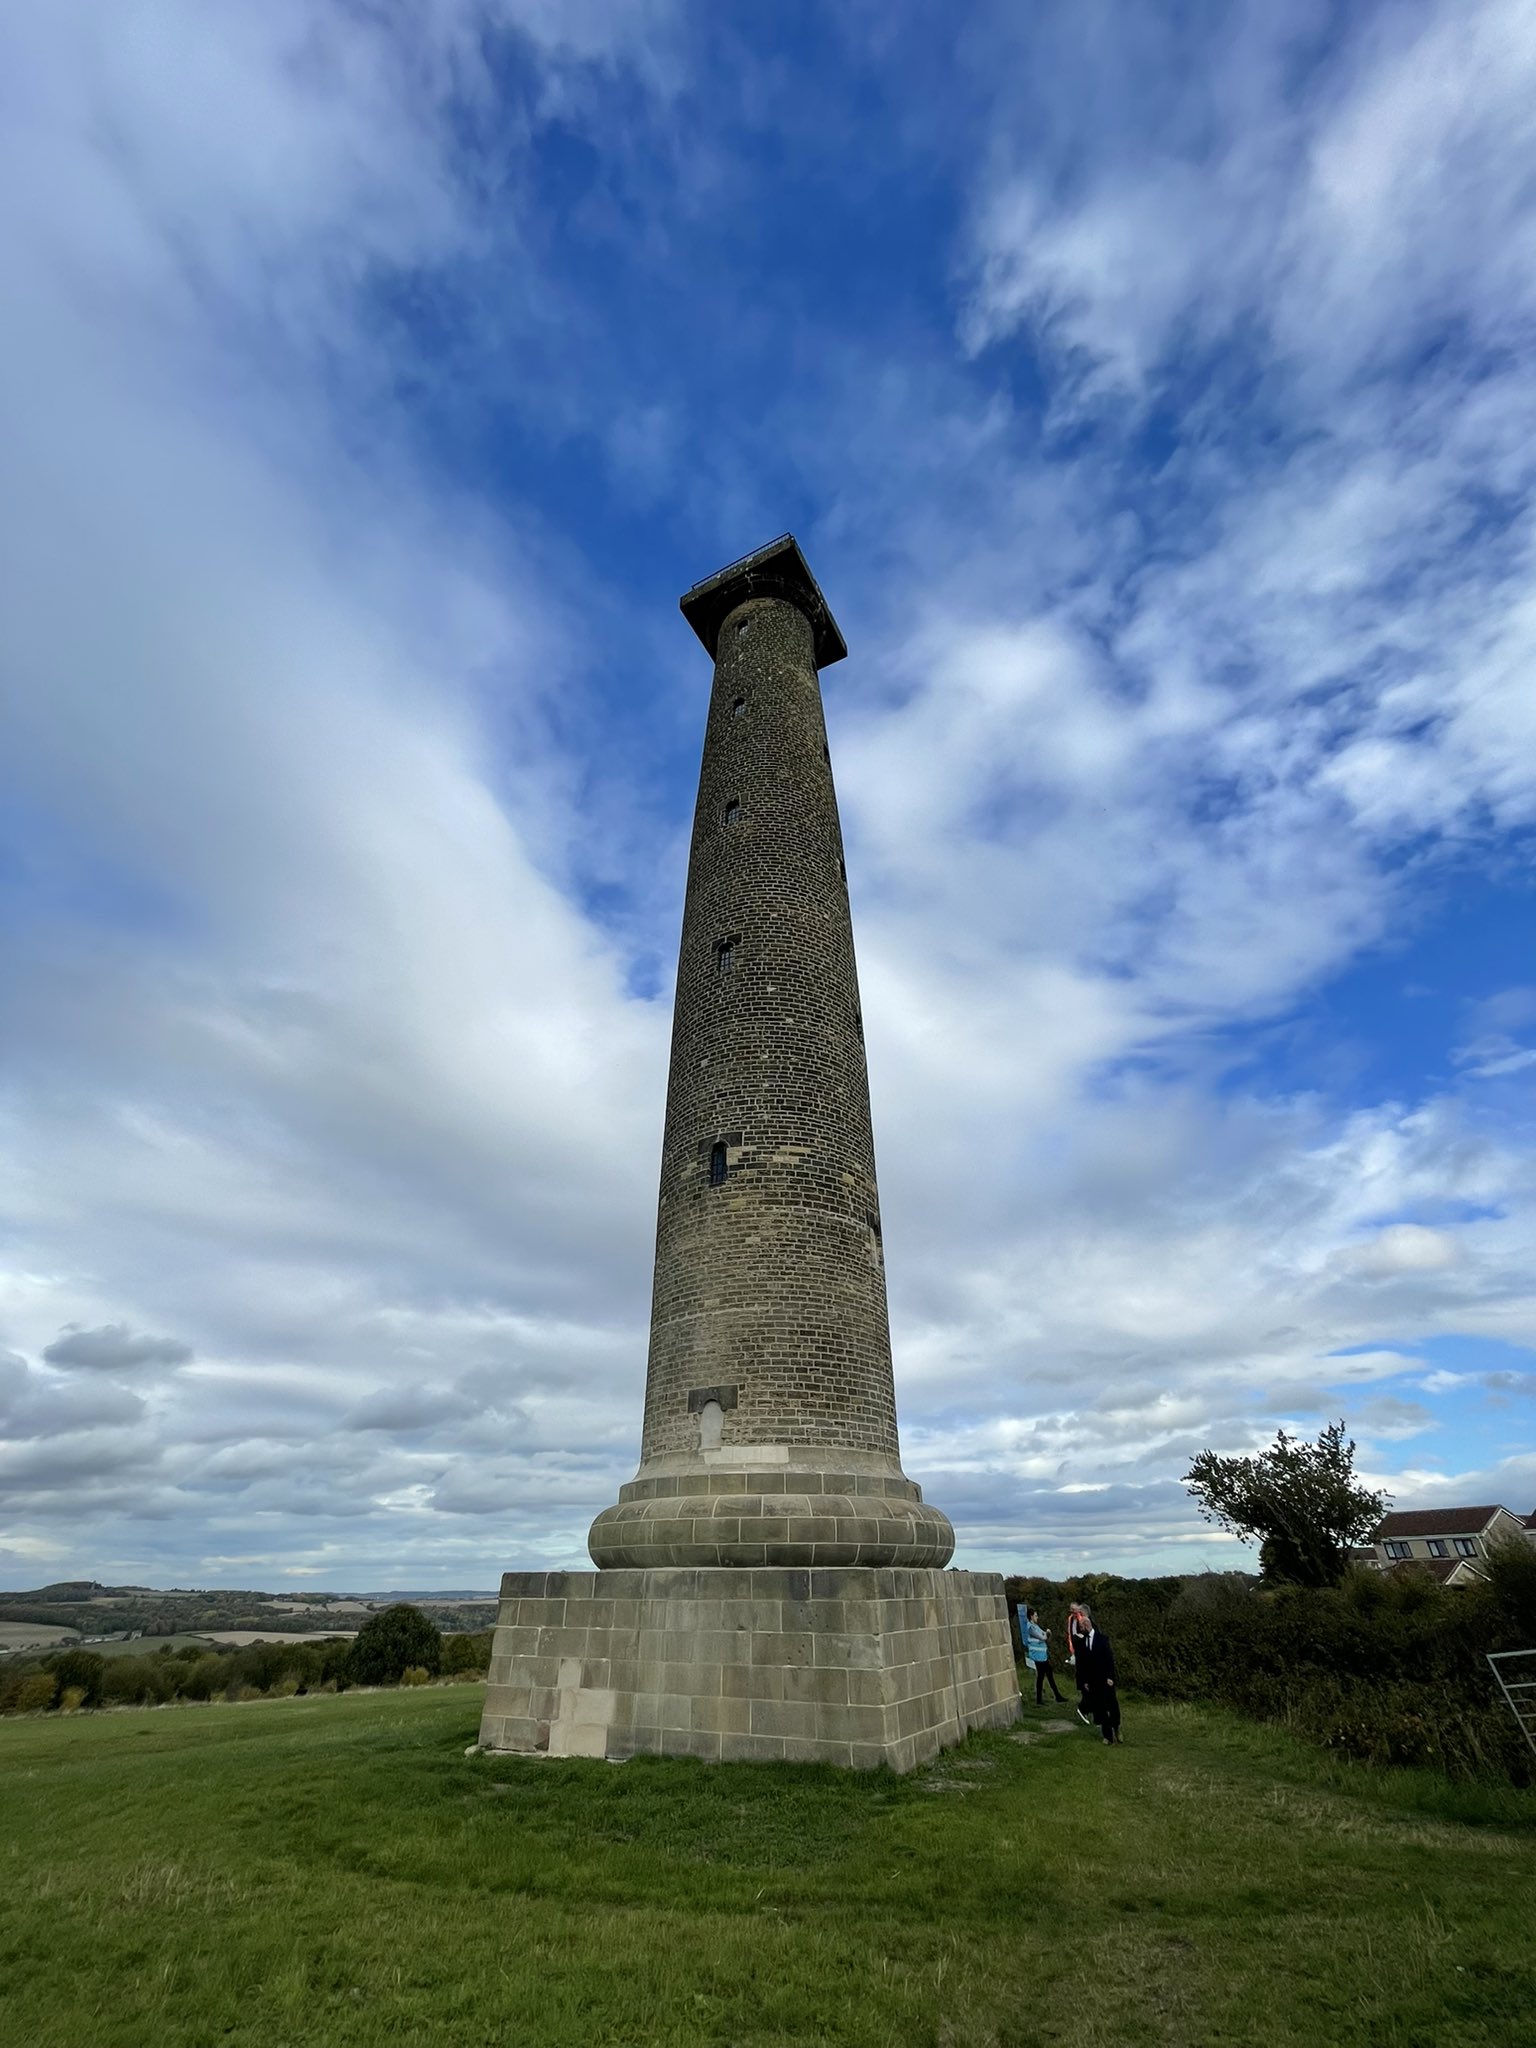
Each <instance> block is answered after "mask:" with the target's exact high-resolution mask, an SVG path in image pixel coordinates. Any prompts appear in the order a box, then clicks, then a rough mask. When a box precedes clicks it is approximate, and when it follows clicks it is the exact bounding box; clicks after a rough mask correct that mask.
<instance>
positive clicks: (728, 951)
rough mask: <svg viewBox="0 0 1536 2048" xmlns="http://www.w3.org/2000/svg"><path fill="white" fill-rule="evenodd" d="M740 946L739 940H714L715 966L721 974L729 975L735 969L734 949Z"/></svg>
mask: <svg viewBox="0 0 1536 2048" xmlns="http://www.w3.org/2000/svg"><path fill="white" fill-rule="evenodd" d="M740 944H741V940H740V939H739V938H730V939H716V941H715V966H716V968H717V969H718V971H719V972H720V973H721V974H730V973H731V972H732V971H733V969H734V968H735V965H736V948H737V947H738V946H739V945H740Z"/></svg>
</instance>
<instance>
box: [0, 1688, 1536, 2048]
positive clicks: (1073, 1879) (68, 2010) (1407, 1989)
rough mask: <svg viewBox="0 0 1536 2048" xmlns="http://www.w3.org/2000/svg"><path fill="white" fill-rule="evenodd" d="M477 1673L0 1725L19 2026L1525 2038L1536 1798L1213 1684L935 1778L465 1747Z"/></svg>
mask: <svg viewBox="0 0 1536 2048" xmlns="http://www.w3.org/2000/svg"><path fill="white" fill-rule="evenodd" d="M480 1698H481V1692H480V1688H479V1687H477V1686H467V1685H465V1686H455V1687H452V1688H442V1689H422V1690H419V1691H403V1692H384V1693H367V1694H355V1693H353V1694H346V1695H343V1696H341V1697H338V1698H322V1699H314V1700H308V1699H304V1700H290V1701H285V1702H281V1703H271V1704H269V1703H266V1702H261V1703H257V1704H252V1705H248V1706H234V1707H230V1706H216V1707H181V1708H172V1709H167V1710H162V1711H158V1712H156V1711H149V1712H129V1713H115V1714H103V1715H96V1716H87V1715H82V1716H73V1717H59V1716H56V1715H55V1716H49V1717H47V1718H36V1719H30V1720H17V1721H10V1722H6V1723H3V1724H0V2039H3V2040H4V2042H5V2043H6V2044H7V2048H9V2044H16V2048H50V2044H64V2043H68V2044H70V2048H97V2044H114V2048H115V2044H122V2048H127V2044H134V2048H138V2044H145V2048H148V2044H151V2043H153V2044H156V2048H161V2044H164V2048H183V2044H185V2048H191V2044H197V2048H204V2044H207V2043H210V2042H236V2043H251V2044H260V2048H288V2044H292V2048H298V2044H301V2043H303V2044H312V2043H326V2044H328V2043H332V2042H335V2043H347V2044H354V2043H355V2044H374V2043H380V2044H382V2043H392V2044H398V2043H406V2044H410V2043H418V2042H419V2043H425V2044H437V2043H441V2044H443V2048H447V2044H450V2043H451V2044H453V2048H480V2044H489V2043H518V2044H522V2043H528V2044H531V2048H577V2044H580V2048H592V2044H598V2048H602V2044H618V2043H624V2044H632V2043H659V2044H664V2048H694V2044H703V2043H710V2044H727V2043H731V2044H751V2048H785V2044H790V2043H795V2044H799V2043H814V2042H834V2043H839V2044H842V2043H847V2044H858V2048H876V2044H878V2048H923V2044H948V2048H1013V2044H1025V2043H1035V2042H1041V2043H1044V2042H1052V2043H1056V2042H1060V2043H1063V2044H1065V2048H1109V2044H1120V2043H1125V2044H1132V2043H1136V2044H1144V2043H1175V2044H1178V2048H1205V2044H1208V2043H1210V2044H1215V2043H1247V2044H1254V2048H1273V2044H1280V2043H1302V2042H1306V2043H1312V2042H1316V2043H1328V2044H1360V2048H1365V2044H1369V2048H1470V2044H1474V2043H1475V2044H1478V2048H1523V2044H1530V2043H1536V1936H1533V1929H1536V1796H1533V1795H1530V1794H1519V1793H1497V1792H1492V1791H1489V1792H1485V1793H1480V1792H1476V1791H1464V1792H1456V1791H1453V1790H1452V1789H1451V1788H1450V1787H1448V1786H1446V1785H1444V1784H1443V1783H1441V1782H1439V1781H1437V1780H1432V1779H1429V1778H1427V1777H1420V1776H1418V1775H1410V1774H1406V1773H1395V1774H1380V1775H1378V1774H1373V1773H1370V1772H1367V1771H1365V1770H1362V1769H1359V1768H1352V1767H1346V1766H1334V1765H1332V1764H1330V1763H1329V1761H1328V1760H1327V1759H1326V1758H1323V1757H1321V1756H1319V1755H1316V1754H1314V1753H1312V1752H1309V1751H1305V1750H1302V1749H1300V1748H1298V1747H1296V1746H1294V1745H1292V1744H1291V1743H1290V1742H1289V1741H1288V1740H1287V1739H1286V1738H1284V1737H1282V1736H1279V1735H1275V1734H1272V1733H1269V1732H1268V1731H1264V1730H1260V1729H1255V1728H1249V1727H1246V1726H1243V1725H1241V1724H1238V1723H1236V1722H1233V1721H1230V1720H1227V1719H1224V1718H1223V1717H1221V1716H1219V1715H1216V1714H1214V1713H1211V1714H1207V1713H1203V1712H1199V1711H1195V1710H1192V1709H1188V1708H1161V1709H1159V1708H1152V1707H1136V1708H1135V1709H1134V1710H1133V1711H1131V1712H1129V1713H1128V1716H1127V1723H1128V1735H1129V1739H1128V1740H1127V1742H1126V1744H1125V1745H1124V1746H1123V1747H1122V1748H1120V1749H1118V1750H1108V1749H1105V1748H1104V1746H1103V1745H1102V1744H1100V1743H1097V1742H1095V1741H1094V1740H1092V1739H1091V1738H1090V1737H1089V1736H1088V1735H1086V1734H1085V1733H1083V1732H1082V1731H1080V1730H1079V1731H1075V1732H1073V1733H1066V1734H1055V1735H1040V1736H1038V1738H1037V1739H1036V1740H1034V1741H1032V1742H1027V1743H1021V1742H1016V1741H1014V1740H1011V1739H1010V1738H1009V1737H1008V1736H1005V1735H989V1736H978V1737H973V1738H972V1740H971V1742H970V1743H969V1744H967V1746H966V1747H965V1748H964V1749H963V1750H961V1751H958V1752H956V1753H954V1754H953V1755H952V1756H950V1757H948V1758H946V1759H943V1760H941V1761H940V1763H938V1764H937V1765H935V1766H932V1767H930V1768H929V1769H928V1770H926V1771H923V1772H919V1773H917V1774H916V1775H915V1776H913V1777H911V1778H907V1779H895V1778H890V1777H887V1776H884V1775H881V1776H851V1775H844V1774H840V1773H837V1772H834V1771H831V1770H822V1769H817V1768H797V1767H785V1766H775V1765H730V1766H725V1767H708V1766H703V1765H694V1764H684V1763H667V1762H657V1761H637V1762H634V1763H629V1764H625V1765H623V1766H622V1767H613V1766H608V1765H603V1764H581V1763H538V1762H522V1761H515V1760H511V1759H486V1758H479V1757H476V1758H470V1759H466V1757H465V1756H464V1754H463V1751H464V1748H465V1745H466V1744H468V1743H471V1742H473V1740H474V1738H475V1733H476V1724H477V1720H478V1716H479V1710H480ZM1033 1725H1034V1726H1036V1727H1038V1726H1039V1723H1038V1722H1036V1723H1034V1724H1033ZM1030 1726H1031V1723H1030V1722H1026V1723H1025V1727H1026V1728H1029V1727H1030Z"/></svg>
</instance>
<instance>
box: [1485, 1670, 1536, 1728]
mask: <svg viewBox="0 0 1536 2048" xmlns="http://www.w3.org/2000/svg"><path fill="white" fill-rule="evenodd" d="M1484 1655H1485V1656H1486V1657H1487V1659H1488V1662H1489V1663H1490V1664H1491V1665H1492V1666H1493V1675H1494V1677H1495V1678H1496V1679H1497V1680H1498V1682H1499V1691H1500V1692H1501V1693H1503V1695H1504V1697H1505V1699H1506V1700H1507V1701H1508V1702H1509V1711H1510V1712H1511V1713H1512V1714H1513V1715H1514V1717H1515V1719H1516V1720H1517V1721H1518V1722H1519V1723H1520V1727H1521V1730H1522V1732H1523V1733H1524V1736H1525V1739H1526V1741H1527V1742H1528V1743H1529V1744H1530V1745H1531V1748H1532V1749H1533V1750H1536V1650H1487V1651H1485V1652H1484Z"/></svg>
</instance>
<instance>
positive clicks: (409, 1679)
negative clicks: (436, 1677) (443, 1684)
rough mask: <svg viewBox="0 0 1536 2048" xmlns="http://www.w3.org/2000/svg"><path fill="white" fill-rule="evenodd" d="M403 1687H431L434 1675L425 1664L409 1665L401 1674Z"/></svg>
mask: <svg viewBox="0 0 1536 2048" xmlns="http://www.w3.org/2000/svg"><path fill="white" fill-rule="evenodd" d="M400 1683H401V1684H402V1685H430V1684H431V1683H432V1674H431V1672H430V1671H429V1670H428V1669H427V1667H426V1665H425V1664H408V1665H407V1666H406V1668H405V1669H404V1670H403V1671H402V1672H401V1674H400Z"/></svg>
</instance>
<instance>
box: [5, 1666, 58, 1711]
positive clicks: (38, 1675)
mask: <svg viewBox="0 0 1536 2048" xmlns="http://www.w3.org/2000/svg"><path fill="white" fill-rule="evenodd" d="M58 1689H59V1682H58V1680H57V1679H56V1678H55V1677H54V1675H53V1673H52V1672H51V1671H30V1672H28V1673H27V1674H26V1676H25V1677H24V1678H22V1679H21V1681H20V1682H19V1684H18V1685H17V1687H16V1690H15V1694H14V1699H15V1705H14V1706H13V1707H8V1708H7V1710H6V1711H7V1712H8V1713H16V1714H41V1713H43V1712H45V1711H46V1709H47V1708H49V1707H51V1706H52V1705H53V1701H54V1695H55V1694H56V1693H57V1692H58Z"/></svg>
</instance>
